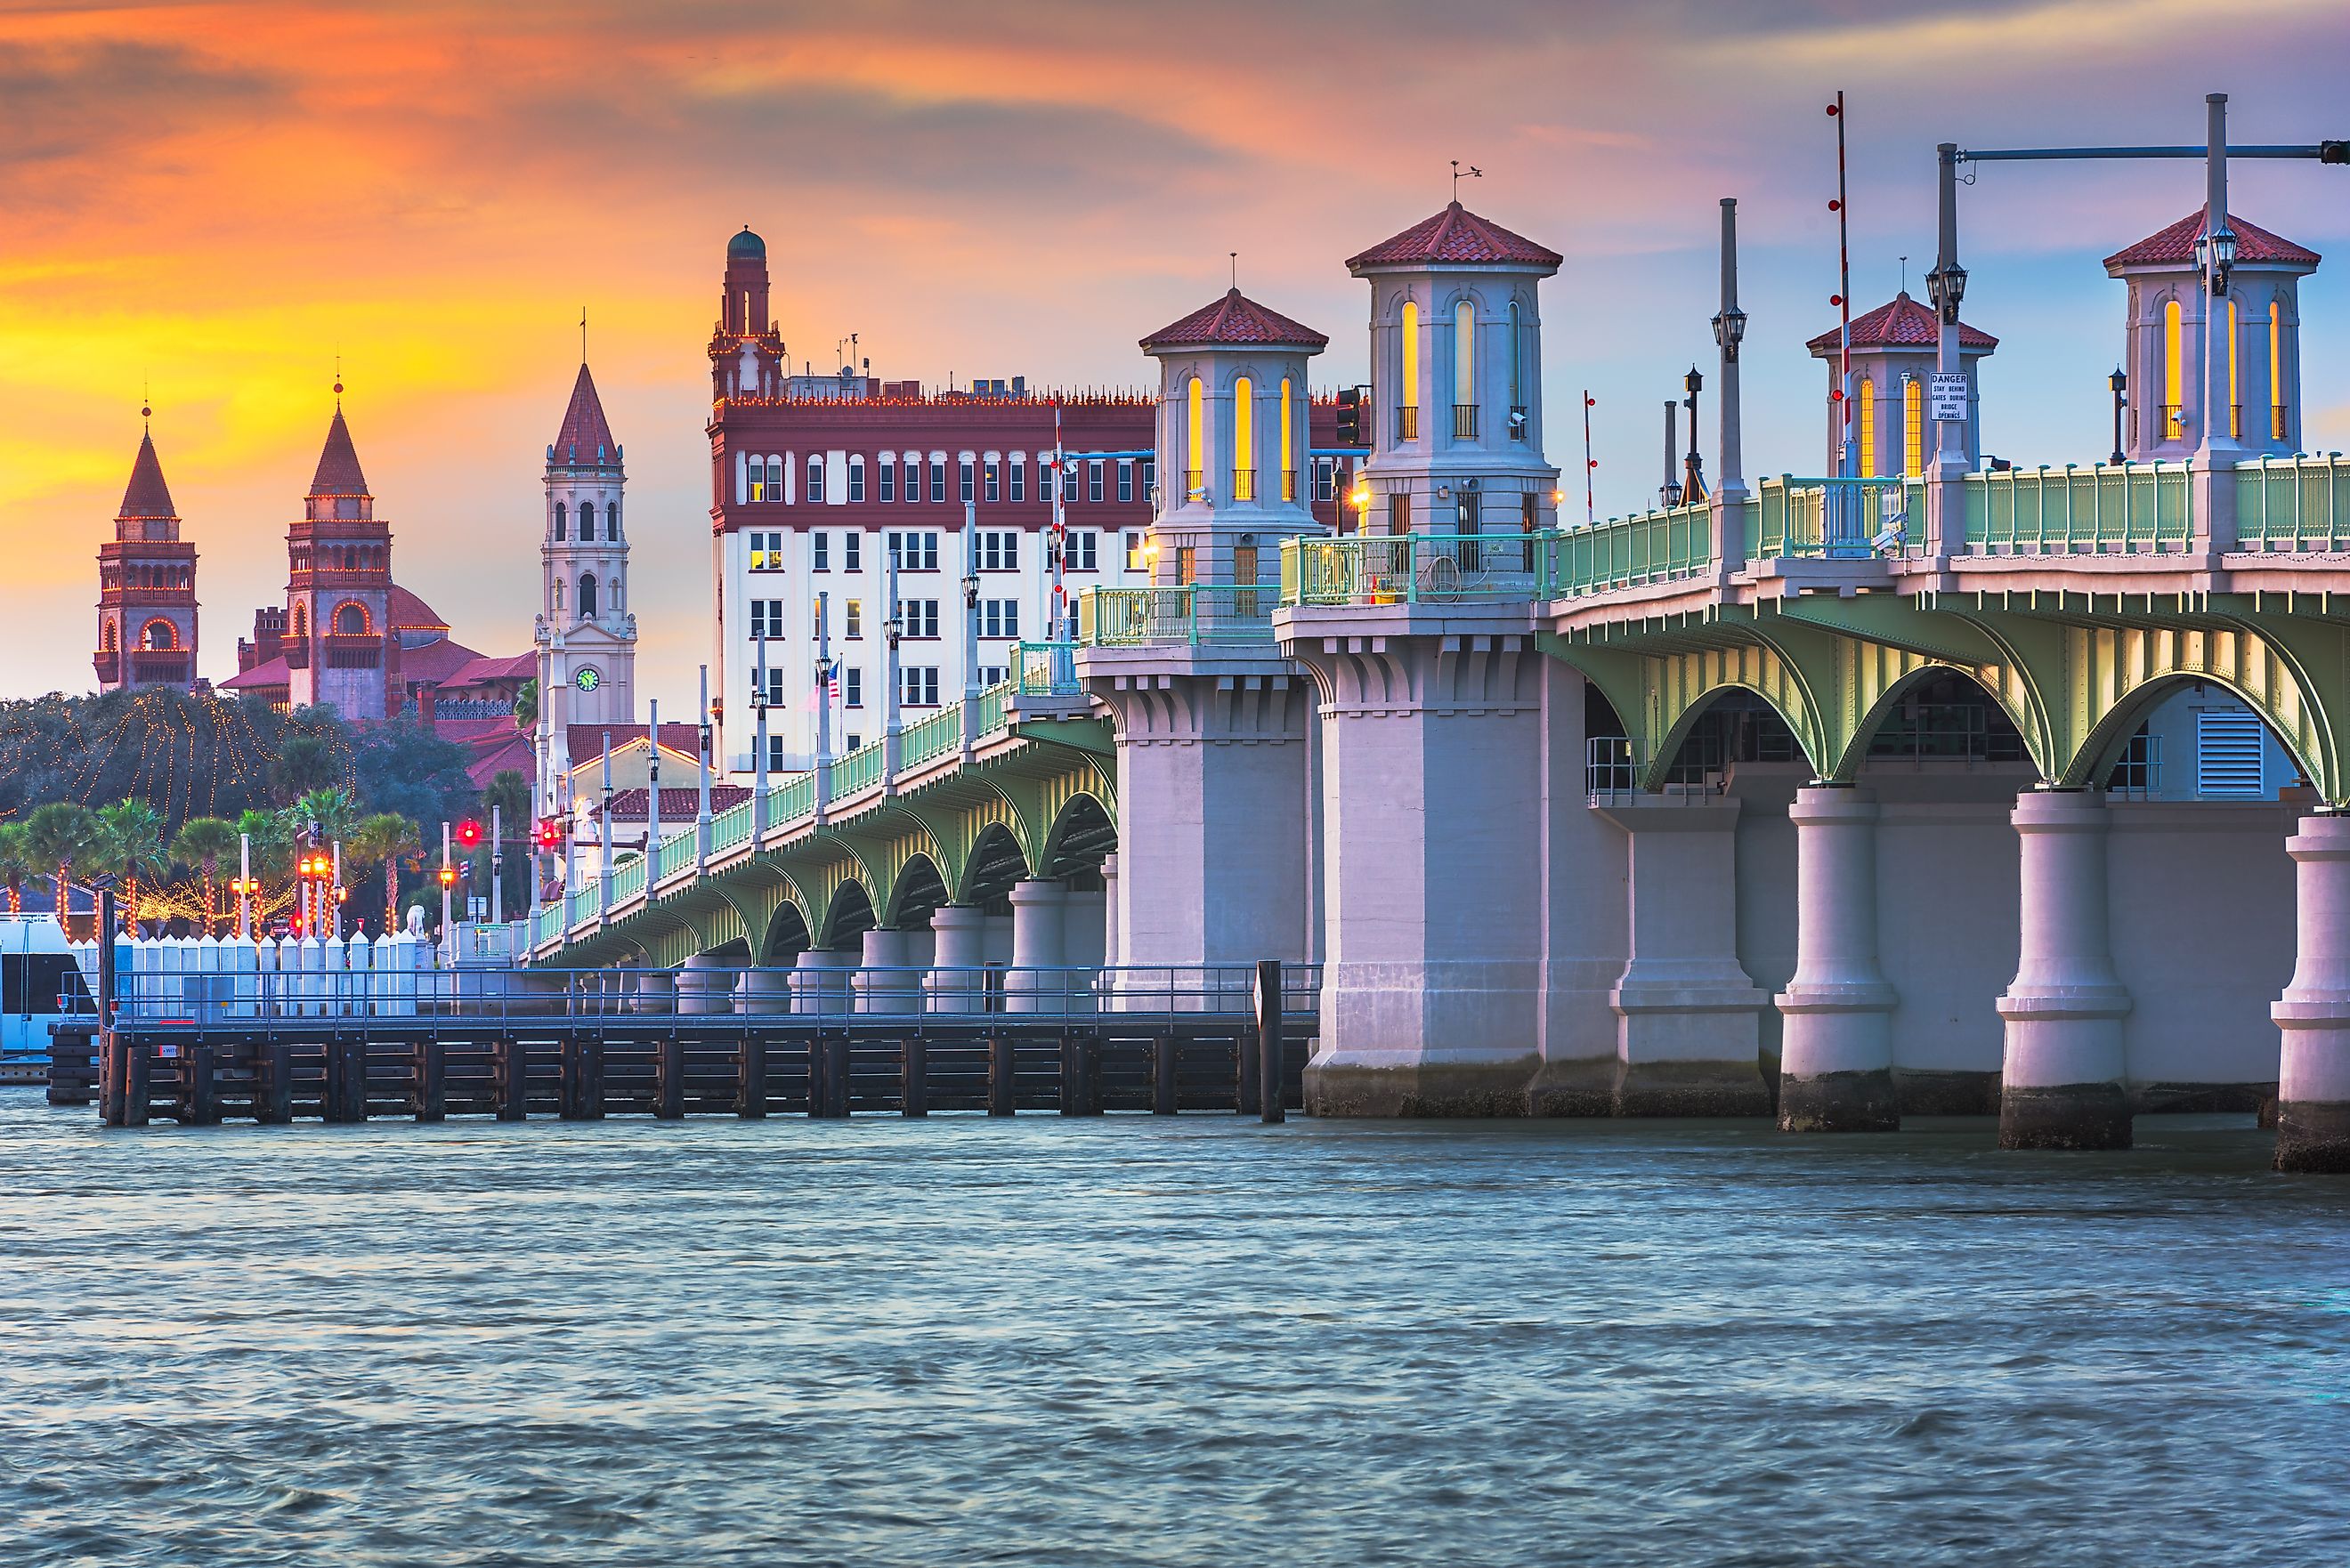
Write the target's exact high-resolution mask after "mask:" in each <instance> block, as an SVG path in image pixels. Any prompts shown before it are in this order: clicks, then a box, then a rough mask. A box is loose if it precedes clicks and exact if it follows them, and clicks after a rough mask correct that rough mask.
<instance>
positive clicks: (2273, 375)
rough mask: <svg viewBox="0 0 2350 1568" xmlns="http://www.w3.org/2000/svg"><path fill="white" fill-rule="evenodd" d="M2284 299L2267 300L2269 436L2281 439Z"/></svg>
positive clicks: (2282, 427) (2282, 424)
mask: <svg viewBox="0 0 2350 1568" xmlns="http://www.w3.org/2000/svg"><path fill="white" fill-rule="evenodd" d="M2284 408H2285V404H2284V301H2282V300H2281V299H2272V300H2270V301H2269V436H2270V438H2271V439H2272V440H2274V441H2283V440H2285V439H2286V436H2285V411H2284Z"/></svg>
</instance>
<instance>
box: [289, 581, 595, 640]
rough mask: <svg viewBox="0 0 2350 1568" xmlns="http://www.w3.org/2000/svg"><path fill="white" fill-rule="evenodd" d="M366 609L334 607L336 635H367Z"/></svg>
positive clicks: (586, 586) (585, 583) (582, 584)
mask: <svg viewBox="0 0 2350 1568" xmlns="http://www.w3.org/2000/svg"><path fill="white" fill-rule="evenodd" d="M595 580H596V579H595V578H593V577H587V578H583V579H581V582H580V587H581V589H582V590H583V592H587V591H592V589H591V587H590V585H592V584H593V583H594V582H595ZM588 613H589V614H591V615H592V614H594V613H595V612H594V611H592V610H591V611H589V612H588ZM335 635H336V636H338V637H365V636H366V635H367V611H365V610H363V609H361V608H360V607H359V606H357V605H343V606H340V607H338V608H337V609H336V611H335Z"/></svg>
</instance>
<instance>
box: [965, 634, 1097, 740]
mask: <svg viewBox="0 0 2350 1568" xmlns="http://www.w3.org/2000/svg"><path fill="white" fill-rule="evenodd" d="M1076 654H1077V645H1076V643H1074V642H1024V643H1021V644H1020V645H1019V646H1018V647H1016V648H1015V649H1013V654H1012V680H1013V682H1014V685H1015V686H1016V687H1017V688H1018V690H1019V692H1020V695H1021V696H1023V697H1075V696H1076V695H1077V693H1078V691H1079V690H1080V689H1079V687H1078V685H1077V659H1076ZM997 722H998V723H1001V722H1002V720H1001V719H1000V718H999V719H998V721H997ZM987 727H988V728H989V729H993V728H995V725H993V724H991V725H989V726H987Z"/></svg>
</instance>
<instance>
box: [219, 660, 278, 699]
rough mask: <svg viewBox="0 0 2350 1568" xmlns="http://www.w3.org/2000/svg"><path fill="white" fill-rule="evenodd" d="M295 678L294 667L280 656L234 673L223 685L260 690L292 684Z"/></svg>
mask: <svg viewBox="0 0 2350 1568" xmlns="http://www.w3.org/2000/svg"><path fill="white" fill-rule="evenodd" d="M293 680H294V670H293V669H292V667H291V666H289V665H288V664H287V663H286V660H285V659H284V657H283V656H280V657H278V658H276V659H271V660H270V661H269V662H268V663H266V664H256V665H255V666H254V667H253V668H252V669H250V670H244V671H243V672H241V673H239V674H235V675H232V676H230V677H229V678H228V679H227V680H224V681H222V682H221V685H222V687H223V688H224V689H225V690H227V691H266V690H268V689H269V688H271V687H273V686H286V685H291V684H292V683H293Z"/></svg>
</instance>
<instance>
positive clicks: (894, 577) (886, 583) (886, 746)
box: [881, 550, 906, 793]
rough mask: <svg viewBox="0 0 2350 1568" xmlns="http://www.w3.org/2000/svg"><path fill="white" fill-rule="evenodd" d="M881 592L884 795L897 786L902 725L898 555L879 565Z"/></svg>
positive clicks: (903, 617)
mask: <svg viewBox="0 0 2350 1568" xmlns="http://www.w3.org/2000/svg"><path fill="white" fill-rule="evenodd" d="M881 578H882V587H881V592H882V594H883V596H884V597H886V598H887V599H888V601H889V602H888V605H887V609H888V610H889V618H888V619H886V620H885V621H883V622H882V623H881V641H882V645H883V646H882V655H881V657H882V660H883V669H882V671H881V680H882V683H883V684H884V685H886V686H887V687H889V691H886V692H885V693H883V695H882V708H881V776H882V783H883V787H884V792H885V793H889V792H894V791H895V790H896V789H897V787H898V737H899V735H900V734H902V733H903V732H904V726H905V711H904V709H903V707H902V706H901V704H900V702H899V697H900V695H901V694H900V692H899V681H900V680H902V679H903V672H902V670H901V668H900V666H899V652H898V639H900V638H902V637H903V636H905V635H906V607H905V605H904V604H903V603H902V602H900V601H899V597H898V555H897V552H896V551H894V550H893V551H891V552H890V554H889V559H888V560H886V561H884V562H882V563H881Z"/></svg>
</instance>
